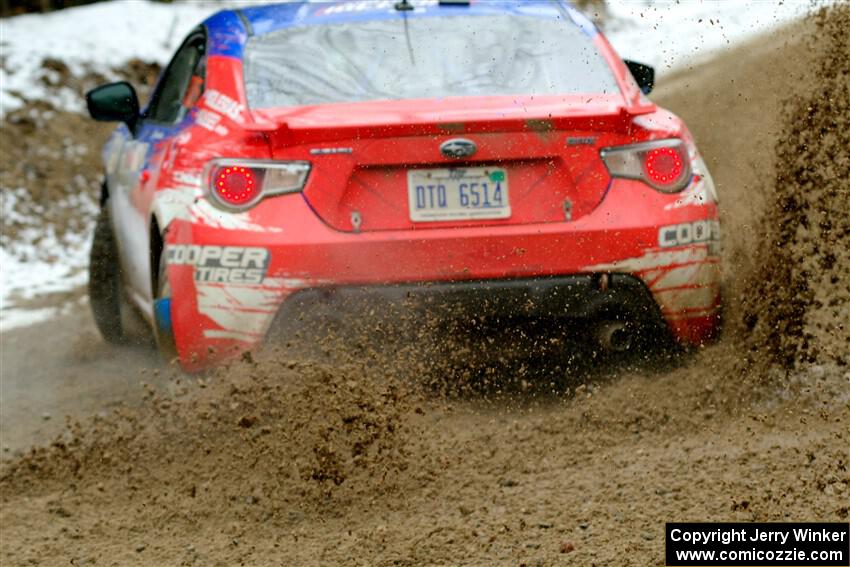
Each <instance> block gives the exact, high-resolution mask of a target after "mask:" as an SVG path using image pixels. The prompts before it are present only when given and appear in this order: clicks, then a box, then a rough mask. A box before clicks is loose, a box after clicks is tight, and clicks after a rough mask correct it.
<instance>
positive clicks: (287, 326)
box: [266, 274, 665, 341]
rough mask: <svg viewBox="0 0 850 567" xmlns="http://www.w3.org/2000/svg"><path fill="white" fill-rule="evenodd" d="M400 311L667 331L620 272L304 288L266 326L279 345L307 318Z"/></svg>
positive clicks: (654, 308)
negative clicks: (615, 321)
mask: <svg viewBox="0 0 850 567" xmlns="http://www.w3.org/2000/svg"><path fill="white" fill-rule="evenodd" d="M401 312H403V313H405V314H409V315H411V316H412V317H413V318H414V319H416V318H417V316H422V317H424V318H428V319H445V320H455V321H457V320H460V321H469V320H475V321H476V322H477V323H480V324H482V325H488V324H492V323H496V324H498V325H509V324H511V323H513V322H520V321H522V320H541V319H550V320H564V319H594V318H606V317H612V318H613V317H617V318H623V319H629V320H633V321H640V322H641V323H642V324H643V325H644V326H647V327H651V328H653V329H655V330H661V329H663V328H665V324H664V319H663V317H662V315H661V311H660V310H659V309H658V305H657V304H656V302H655V300H654V299H653V297H652V294H651V293H650V292H649V290H648V289H647V288H646V286H645V285H644V284H643V282H642V281H641V280H639V279H638V278H636V277H634V276H630V275H626V274H610V275H609V274H580V275H571V276H558V277H547V278H531V279H510V280H483V281H479V280H476V281H467V282H433V283H424V284H405V285H386V286H365V287H361V286H348V287H329V288H318V289H305V290H301V291H297V292H295V293H293V294H292V295H290V296H289V297H288V298H287V299H286V301H284V303H283V305H282V306H281V309H280V310H279V311H278V313H277V315H276V316H275V318H274V321H273V323H272V324H271V326H270V328H269V332H268V334H267V337H266V338H267V339H268V340H272V341H277V340H279V339H281V338H283V337H285V336H288V334H289V333H290V332H292V331H294V330H298V329H299V328H301V327H302V326H303V325H304V322H305V320H307V319H311V318H315V319H318V320H325V319H330V320H338V319H340V318H341V317H364V316H365V317H369V316H370V314H375V313H380V314H382V315H390V314H393V313H401Z"/></svg>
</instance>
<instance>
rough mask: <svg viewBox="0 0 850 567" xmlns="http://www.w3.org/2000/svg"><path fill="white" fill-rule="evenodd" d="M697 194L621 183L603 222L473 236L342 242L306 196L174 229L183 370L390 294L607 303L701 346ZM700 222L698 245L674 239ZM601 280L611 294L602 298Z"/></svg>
mask: <svg viewBox="0 0 850 567" xmlns="http://www.w3.org/2000/svg"><path fill="white" fill-rule="evenodd" d="M690 192H692V191H691V190H686V191H685V192H684V194H679V195H663V194H661V193H658V192H656V191H654V190H652V189H650V188H648V187H646V186H644V185H643V184H641V183H638V182H631V181H615V182H614V183H612V186H611V188H610V189H609V195H608V196H607V197H606V199H605V200H604V201H603V202H602V204H601V205H600V206H599V207H598V208H597V209H596V210H595V211H594V212H593V213H592V214H590V215H586V216H585V217H582V218H581V219H579V220H576V221H573V222H563V223H548V224H536V225H504V226H481V227H469V228H463V229H432V228H426V229H421V230H412V231H410V230H405V231H385V232H374V233H361V234H356V233H348V232H339V231H336V230H333V229H332V228H330V227H328V226H327V225H325V224H324V223H322V221H321V220H320V219H319V218H318V217H317V216H316V215H315V214H314V213H313V211H312V210H311V209H310V207H309V205H308V204H307V203H306V201H305V200H304V199H303V197H302V196H301V195H288V196H282V197H279V198H275V199H271V200H269V203H267V204H265V205H264V207H263V208H258V210H256V211H252V214H251V216H250V217H247V216H246V217H245V218H241V219H240V218H234V216H235V215H231V214H229V213H223V212H222V213H220V216H219V217H211V216H210V215H209V214H207V215H206V216H204V218H203V220H202V221H201V220H192V221H190V220H182V219H181V220H175V221H174V222H172V223H171V225H169V227H168V231H167V234H166V248H167V250H182V251H183V252H184V253H185V254H184V255H191V254H190V253H194V257H195V260H196V261H194V263H193V262H187V261H185V258H184V259H183V260H184V261H175V262H171V261H169V264H168V270H169V281H170V282H171V286H172V293H173V295H172V298H173V301H172V307H171V309H172V321H173V328H174V334H175V339H176V343H177V349H178V353H179V356H180V360H181V362H182V363H183V365H184V367H185V368H187V369H189V370H196V369H200V368H203V367H205V366H208V365H210V364H212V363H214V362H216V361H217V360H220V359H222V358H225V357H229V356H232V355H233V354H236V353H239V352H242V351H244V350H246V349H251V348H254V347H256V346H257V345H258V344H259V343H261V342H262V341H263V340H264V338H265V337H266V335H267V333H268V332H269V330H270V329H279V328H282V327H285V326H286V325H285V322H286V320H287V318H291V317H290V314H291V313H292V312H293V311H294V310H296V309H305V308H306V309H309V307H306V306H307V305H309V304H310V303H313V304H314V305H323V304H326V303H327V301H326V300H327V299H328V298H330V297H331V296H333V297H336V298H337V299H346V300H352V299H357V298H358V297H360V298H361V299H362V298H363V297H371V298H372V299H371V300H370V301H375V298H381V299H378V304H379V306H380V304H381V303H380V302H381V301H384V302H386V301H394V300H398V299H403V298H409V297H411V296H415V297H417V298H419V299H422V300H423V301H422V302H421V304H423V305H427V304H428V301H431V303H434V302H436V303H439V304H446V305H450V306H454V307H453V308H460V306H462V305H467V306H473V309H475V308H478V307H480V306H482V305H484V304H485V303H486V304H488V305H490V306H491V307H493V308H494V310H495V311H497V312H498V311H499V310H503V311H504V312H509V313H517V312H522V310H529V311H528V312H527V316H528V317H535V316H551V315H553V314H560V313H563V314H565V316H571V317H584V316H589V315H590V314H591V312H592V311H593V310H594V309H596V308H598V307H599V305H597V304H596V303H597V302H608V303H613V304H617V305H641V306H643V307H641V309H643V310H645V311H647V312H648V311H654V314H655V316H656V318H657V319H658V320H662V321H664V323H665V324H666V326H667V328H668V330H669V331H670V332H671V334H672V336H673V338H674V339H676V340H677V341H678V342H680V343H683V344H700V343H702V342H704V341H706V340H708V339H710V338H711V336H712V335H713V334H714V332H715V330H716V327H717V312H718V310H719V306H720V300H719V283H720V270H719V264H720V260H719V256H718V255H717V245H718V242H717V239H718V238H719V234H717V231H716V230H715V229H714V227H715V225H716V219H717V208H716V205H715V204H714V202H713V201H712V202H708V203H700V204H699V205H679V204H677V203H678V201H680V200H682V199H684V198H686V197H687V195H688V193H690ZM693 223H698V224H699V227H702V228H701V229H700V230H701V231H702V232H701V233H700V234H701V236H700V237H699V238H691V236H690V235H688V234H687V231H684V232H683V233H682V235H685V236H688V238H682V239H680V240H681V241H677V240H676V239H675V238H673V239H672V240H671V238H670V237H669V235H665V234H664V231H665V227H666V228H667V229H669V228H670V227H677V226H686V227H689V226H693ZM706 230H708V234H707V235H706V234H705V231H706ZM667 232H668V233H669V230H668V231H667ZM680 236H681V235H680ZM204 248H209V249H211V250H208V252H210V253H209V254H207V253H205V252H203V251H202V250H201V249H204ZM213 249H214V250H213ZM201 256H203V257H205V258H207V261H206V264H204V265H202V264H203V262H201V263H199V262H198V261H197V259H198V258H199V257H201ZM600 274H611V275H612V276H611V281H612V283H613V284H614V285H612V286H610V288H609V290H608V291H607V292H606V293H605V294H601V295H600V294H599V293H597V292H598V287H597V288H594V286H598V282H597V278H598V276H599V275H600ZM635 286H638V287H639V288H640V290H639V291H638V287H635ZM364 290H365V291H364ZM618 294H622V295H623V296H622V297H620V296H619V295H618ZM626 294H628V295H629V297H626V296H625V295H626ZM632 295H634V297H633V296H632ZM427 298H431V299H430V300H427V301H425V300H426V299H427ZM357 300H358V301H359V299H357ZM529 306H530V307H529ZM467 308H468V307H467ZM317 309H318V308H317Z"/></svg>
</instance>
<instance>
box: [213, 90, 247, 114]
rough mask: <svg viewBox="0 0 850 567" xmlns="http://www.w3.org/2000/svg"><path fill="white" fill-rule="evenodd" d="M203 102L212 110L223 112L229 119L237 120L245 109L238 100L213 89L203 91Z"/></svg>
mask: <svg viewBox="0 0 850 567" xmlns="http://www.w3.org/2000/svg"><path fill="white" fill-rule="evenodd" d="M204 103H205V104H206V105H207V106H208V107H209V108H211V109H212V110H215V111H216V112H220V113H221V114H224V115H225V116H227V117H228V118H230V119H231V120H239V117H240V116H242V113H243V112H244V111H245V107H244V106H242V105H241V104H239V102H237V101H235V100H233V99H232V98H230V97H229V96H227V95H226V94H224V93H222V92H219V91H217V90H215V89H209V90H208V91H206V92H204Z"/></svg>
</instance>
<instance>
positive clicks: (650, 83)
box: [623, 59, 655, 94]
mask: <svg viewBox="0 0 850 567" xmlns="http://www.w3.org/2000/svg"><path fill="white" fill-rule="evenodd" d="M623 63H625V64H626V67H628V68H629V71H631V72H632V76H633V77H634V78H635V81H636V82H637V84H638V86H639V87H640V91H641V92H642V93H643V94H649V93H651V92H652V87H654V86H655V69H653V68H652V67H650V66H649V65H644V64H643V63H638V62H637V61H629V60H628V59H624V60H623Z"/></svg>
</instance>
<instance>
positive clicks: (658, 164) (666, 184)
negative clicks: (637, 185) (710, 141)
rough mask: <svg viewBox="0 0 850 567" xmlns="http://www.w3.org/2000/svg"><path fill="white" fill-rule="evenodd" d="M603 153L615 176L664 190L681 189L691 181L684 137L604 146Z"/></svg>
mask: <svg viewBox="0 0 850 567" xmlns="http://www.w3.org/2000/svg"><path fill="white" fill-rule="evenodd" d="M600 155H601V156H602V161H604V162H605V166H606V167H607V168H608V172H609V173H610V174H611V175H612V176H613V177H622V178H625V179H639V180H641V181H643V182H644V183H646V184H648V185H649V186H651V187H652V188H654V189H657V190H658V191H662V192H664V193H676V192H678V191H681V190H682V189H684V188H685V187H687V186H688V183H690V181H691V175H692V173H691V160H690V157H689V156H688V148H687V146H686V145H685V142H684V141H683V140H679V139H672V140H658V141H655V142H645V143H642V144H633V145H630V146H620V147H615V148H605V149H604V150H602V152H601V154H600Z"/></svg>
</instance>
